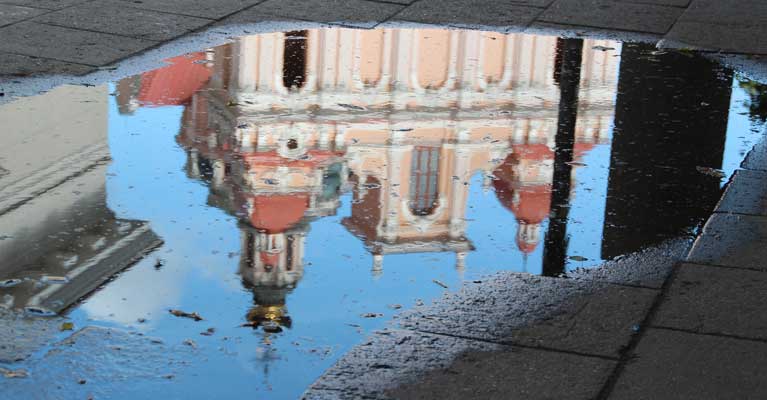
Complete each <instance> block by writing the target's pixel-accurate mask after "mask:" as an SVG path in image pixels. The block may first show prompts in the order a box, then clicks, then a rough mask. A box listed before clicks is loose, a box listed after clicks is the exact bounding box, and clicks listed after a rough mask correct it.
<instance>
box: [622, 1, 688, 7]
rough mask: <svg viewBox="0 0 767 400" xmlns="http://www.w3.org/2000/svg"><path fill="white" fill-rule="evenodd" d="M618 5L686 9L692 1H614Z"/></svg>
mask: <svg viewBox="0 0 767 400" xmlns="http://www.w3.org/2000/svg"><path fill="white" fill-rule="evenodd" d="M615 1H617V2H619V3H634V4H653V5H656V6H669V7H687V6H688V5H690V1H692V0H615Z"/></svg>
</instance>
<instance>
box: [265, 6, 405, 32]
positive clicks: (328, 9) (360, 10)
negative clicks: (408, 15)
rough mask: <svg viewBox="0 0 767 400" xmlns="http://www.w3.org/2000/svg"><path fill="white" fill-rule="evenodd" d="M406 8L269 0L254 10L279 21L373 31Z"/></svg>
mask: <svg viewBox="0 0 767 400" xmlns="http://www.w3.org/2000/svg"><path fill="white" fill-rule="evenodd" d="M403 8H404V6H402V5H397V4H390V3H376V2H373V1H368V0H267V1H266V2H264V3H263V4H259V5H258V6H256V7H254V8H253V10H254V11H255V12H260V13H264V14H270V15H276V16H280V17H290V18H296V19H303V20H311V21H317V22H326V23H335V24H342V25H344V26H355V27H360V28H372V27H374V26H376V25H378V24H379V23H381V22H383V21H385V20H387V19H389V18H390V17H391V16H393V15H395V14H396V13H398V12H399V11H400V10H402V9H403Z"/></svg>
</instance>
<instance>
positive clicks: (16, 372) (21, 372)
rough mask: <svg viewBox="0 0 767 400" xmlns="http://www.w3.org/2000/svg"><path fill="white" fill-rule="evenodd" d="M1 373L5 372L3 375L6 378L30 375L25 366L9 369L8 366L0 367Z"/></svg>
mask: <svg viewBox="0 0 767 400" xmlns="http://www.w3.org/2000/svg"><path fill="white" fill-rule="evenodd" d="M0 373H1V374H3V376H4V377H6V378H26V377H27V376H29V373H28V372H27V370H25V369H23V368H19V369H8V368H3V367H0Z"/></svg>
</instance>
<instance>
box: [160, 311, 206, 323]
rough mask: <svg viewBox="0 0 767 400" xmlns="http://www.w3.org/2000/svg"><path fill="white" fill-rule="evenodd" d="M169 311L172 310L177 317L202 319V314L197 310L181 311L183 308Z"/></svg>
mask: <svg viewBox="0 0 767 400" xmlns="http://www.w3.org/2000/svg"><path fill="white" fill-rule="evenodd" d="M168 312H170V313H171V314H173V315H174V316H176V317H183V318H191V319H193V320H195V321H202V317H201V316H200V314H197V313H196V312H193V313H188V312H186V311H181V310H168Z"/></svg>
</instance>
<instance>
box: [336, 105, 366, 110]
mask: <svg viewBox="0 0 767 400" xmlns="http://www.w3.org/2000/svg"><path fill="white" fill-rule="evenodd" d="M338 105H339V106H340V107H343V108H345V109H347V110H354V111H365V107H360V106H355V105H354V104H346V103H338Z"/></svg>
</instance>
